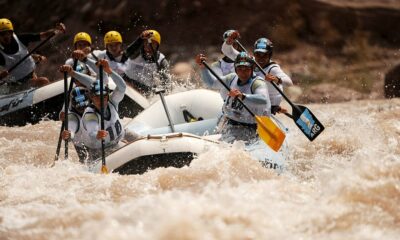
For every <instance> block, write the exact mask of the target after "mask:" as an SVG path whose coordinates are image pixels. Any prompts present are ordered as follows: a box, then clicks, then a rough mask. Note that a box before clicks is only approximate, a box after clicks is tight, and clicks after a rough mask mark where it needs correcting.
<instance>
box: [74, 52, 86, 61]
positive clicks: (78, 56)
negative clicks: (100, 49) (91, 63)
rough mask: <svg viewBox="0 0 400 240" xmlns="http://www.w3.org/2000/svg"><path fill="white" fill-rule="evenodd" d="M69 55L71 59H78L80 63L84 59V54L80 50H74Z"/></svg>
mask: <svg viewBox="0 0 400 240" xmlns="http://www.w3.org/2000/svg"><path fill="white" fill-rule="evenodd" d="M71 55H72V58H73V59H78V60H79V61H81V62H83V61H84V59H85V58H86V53H85V52H84V51H82V50H75V51H73V52H72V54H71Z"/></svg>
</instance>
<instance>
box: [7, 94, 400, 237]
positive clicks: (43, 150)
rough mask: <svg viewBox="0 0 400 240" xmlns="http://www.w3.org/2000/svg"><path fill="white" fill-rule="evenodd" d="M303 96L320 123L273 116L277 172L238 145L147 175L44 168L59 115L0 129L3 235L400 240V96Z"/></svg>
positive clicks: (71, 166) (63, 165)
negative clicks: (281, 133) (308, 129)
mask: <svg viewBox="0 0 400 240" xmlns="http://www.w3.org/2000/svg"><path fill="white" fill-rule="evenodd" d="M307 106H308V107H309V108H310V109H311V110H312V112H313V113H314V114H315V115H316V116H317V117H318V119H319V120H320V121H321V122H322V123H323V124H324V125H325V127H326V129H325V131H324V132H323V133H322V134H321V135H320V136H319V137H318V138H317V139H316V140H314V142H309V141H308V139H307V138H306V137H305V136H304V135H303V134H302V133H301V132H300V131H299V129H297V127H296V126H295V124H294V123H293V121H292V120H290V119H287V118H283V117H281V119H282V121H283V122H284V123H285V125H286V126H287V127H288V128H289V129H290V132H289V134H288V136H287V139H288V144H289V152H290V161H289V162H288V166H287V169H286V171H285V172H284V173H283V174H281V175H277V174H276V173H275V172H273V171H271V170H269V169H266V168H264V167H262V166H261V164H260V163H258V162H257V161H255V160H254V159H251V158H250V157H249V155H248V154H247V153H246V152H244V151H243V148H242V145H241V144H235V145H234V147H233V148H223V147H221V148H218V149H211V150H210V151H209V152H206V153H204V154H202V155H200V156H199V157H198V159H195V160H194V161H193V162H192V164H191V165H190V166H189V167H184V168H182V169H175V168H163V169H156V170H153V171H150V172H147V173H145V174H143V175H132V176H122V175H118V174H114V173H112V174H108V175H102V174H94V173H90V172H88V171H87V170H86V169H85V167H84V166H83V165H80V164H79V163H78V161H77V157H76V155H75V154H72V157H71V158H70V159H69V160H67V161H58V162H57V163H56V165H55V166H54V167H50V164H51V163H52V161H53V158H54V153H55V150H56V143H57V139H58V132H59V128H60V125H61V124H60V123H59V122H55V121H42V122H41V123H40V124H37V125H28V126H25V127H13V128H8V127H0V239H38V240H39V239H227V240H228V239H229V240H230V239H400V99H393V100H375V101H368V100H364V101H358V102H349V103H340V104H324V105H322V104H321V105H307ZM71 148H72V146H71Z"/></svg>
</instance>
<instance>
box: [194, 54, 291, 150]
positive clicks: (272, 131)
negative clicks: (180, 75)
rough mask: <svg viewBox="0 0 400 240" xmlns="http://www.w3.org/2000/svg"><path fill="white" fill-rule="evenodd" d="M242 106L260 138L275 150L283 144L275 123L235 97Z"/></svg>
mask: <svg viewBox="0 0 400 240" xmlns="http://www.w3.org/2000/svg"><path fill="white" fill-rule="evenodd" d="M201 63H202V64H204V66H205V67H206V68H207V69H208V70H209V71H210V72H211V73H212V75H214V76H215V77H216V78H217V79H218V81H219V82H220V83H221V84H222V85H223V86H224V87H225V88H226V90H228V91H231V88H230V87H229V86H228V85H226V83H224V81H222V80H221V78H220V77H219V76H218V74H216V73H215V72H214V70H212V69H211V67H210V66H209V65H208V64H207V63H206V62H205V61H204V60H202V61H201ZM236 99H237V100H238V101H239V102H240V103H241V104H242V105H243V107H244V108H245V109H246V110H247V111H248V112H249V113H250V114H251V115H252V116H253V117H254V118H255V119H256V122H257V132H258V135H259V136H260V138H261V139H262V140H263V141H264V142H265V143H266V144H267V145H268V146H269V147H271V149H273V150H274V151H275V152H277V151H278V150H279V149H280V147H281V146H282V144H283V141H284V140H285V133H283V131H282V130H281V129H280V128H279V127H278V126H276V124H275V123H274V122H273V121H272V120H271V119H270V118H269V117H267V116H257V115H255V114H254V113H253V111H251V110H250V109H249V108H248V107H247V106H246V104H244V103H243V101H242V100H241V99H240V98H236Z"/></svg>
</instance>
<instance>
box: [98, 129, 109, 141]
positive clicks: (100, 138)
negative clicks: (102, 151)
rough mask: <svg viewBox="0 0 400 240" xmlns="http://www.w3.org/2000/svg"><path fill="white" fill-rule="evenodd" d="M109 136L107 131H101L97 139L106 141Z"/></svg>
mask: <svg viewBox="0 0 400 240" xmlns="http://www.w3.org/2000/svg"><path fill="white" fill-rule="evenodd" d="M107 135H108V132H107V131H106V130H100V131H98V132H97V136H96V138H97V139H98V140H102V139H104V140H105V139H106V137H107Z"/></svg>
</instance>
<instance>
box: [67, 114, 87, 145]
mask: <svg viewBox="0 0 400 240" xmlns="http://www.w3.org/2000/svg"><path fill="white" fill-rule="evenodd" d="M68 115H71V116H69V118H71V117H72V116H73V117H75V118H76V119H78V121H77V123H78V128H77V129H76V131H75V133H74V138H73V139H72V142H73V143H74V145H75V146H78V147H83V146H84V137H83V133H84V130H83V128H82V116H80V115H79V114H77V113H75V112H72V111H71V110H69V112H68Z"/></svg>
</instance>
